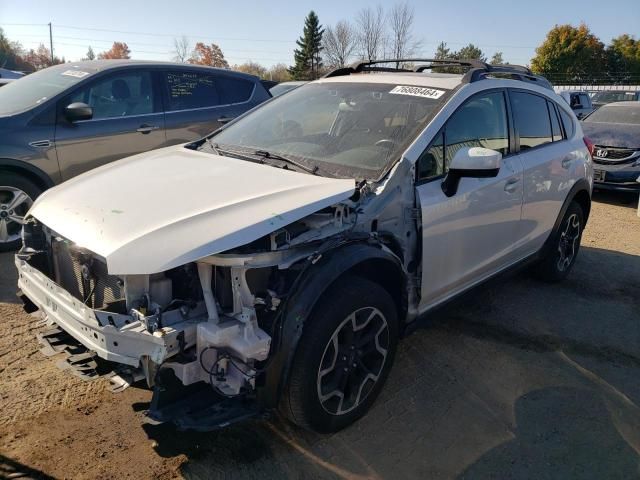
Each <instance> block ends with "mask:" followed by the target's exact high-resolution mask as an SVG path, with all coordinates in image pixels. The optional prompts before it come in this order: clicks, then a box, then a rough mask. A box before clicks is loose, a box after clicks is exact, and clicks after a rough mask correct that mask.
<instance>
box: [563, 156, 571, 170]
mask: <svg viewBox="0 0 640 480" xmlns="http://www.w3.org/2000/svg"><path fill="white" fill-rule="evenodd" d="M571 162H573V159H572V158H563V159H562V168H564V169H565V170H569V167H570V166H571Z"/></svg>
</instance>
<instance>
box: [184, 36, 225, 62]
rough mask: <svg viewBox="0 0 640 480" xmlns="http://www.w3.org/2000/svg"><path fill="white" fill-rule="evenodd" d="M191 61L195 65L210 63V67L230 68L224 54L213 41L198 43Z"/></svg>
mask: <svg viewBox="0 0 640 480" xmlns="http://www.w3.org/2000/svg"><path fill="white" fill-rule="evenodd" d="M189 63H193V64H194V65H208V66H210V67H219V68H229V63H228V62H227V61H226V60H225V58H224V54H223V53H222V50H221V49H220V47H219V46H218V45H216V44H215V43H212V44H211V45H205V44H204V43H202V42H198V43H196V46H195V48H194V49H193V52H192V53H191V58H189Z"/></svg>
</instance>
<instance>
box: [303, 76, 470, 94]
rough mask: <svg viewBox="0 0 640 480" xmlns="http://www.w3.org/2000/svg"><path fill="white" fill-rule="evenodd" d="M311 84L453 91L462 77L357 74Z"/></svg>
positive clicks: (320, 80)
mask: <svg viewBox="0 0 640 480" xmlns="http://www.w3.org/2000/svg"><path fill="white" fill-rule="evenodd" d="M311 83H388V84H393V85H411V86H417V87H434V88H446V89H448V90H451V89H454V88H456V87H457V86H458V85H460V84H461V83H462V75H456V74H451V73H422V72H419V73H418V72H416V73H414V72H401V73H395V72H375V73H355V74H351V75H344V76H338V77H329V78H321V79H319V80H316V81H314V82H311Z"/></svg>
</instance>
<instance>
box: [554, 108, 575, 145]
mask: <svg viewBox="0 0 640 480" xmlns="http://www.w3.org/2000/svg"><path fill="white" fill-rule="evenodd" d="M558 110H560V118H561V119H562V125H564V133H565V135H566V137H567V138H571V137H573V132H574V131H575V127H574V125H573V119H572V118H571V117H572V116H571V115H569V114H568V113H567V112H565V111H564V110H563V109H562V108H559V109H558Z"/></svg>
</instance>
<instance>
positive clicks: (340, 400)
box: [317, 307, 390, 415]
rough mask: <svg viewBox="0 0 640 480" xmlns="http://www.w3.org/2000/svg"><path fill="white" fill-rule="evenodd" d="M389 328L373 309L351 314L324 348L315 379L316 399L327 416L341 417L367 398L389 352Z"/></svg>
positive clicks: (369, 308) (363, 309)
mask: <svg viewBox="0 0 640 480" xmlns="http://www.w3.org/2000/svg"><path fill="white" fill-rule="evenodd" d="M389 338H390V336H389V325H388V323H387V319H386V318H385V317H384V315H383V314H382V312H381V311H380V310H378V309H377V308H373V307H364V308H360V309H358V310H356V311H355V312H353V313H351V314H350V315H349V316H348V317H347V318H345V319H344V320H343V321H342V323H340V325H339V326H338V328H336V330H335V331H334V332H333V335H332V336H331V339H330V340H329V343H328V344H327V346H326V347H325V350H324V353H323V355H322V360H321V361H320V367H319V369H318V375H317V391H318V399H319V400H320V404H321V405H322V408H323V409H324V410H325V411H326V412H327V413H329V414H331V415H344V414H346V413H348V412H350V411H352V410H353V409H354V408H356V407H357V406H358V405H360V404H361V403H362V402H364V400H365V399H366V398H367V396H368V395H369V393H371V391H372V390H373V388H374V386H375V385H376V383H377V382H378V379H379V378H380V375H381V374H382V371H383V368H384V365H385V361H386V359H387V353H388V351H389Z"/></svg>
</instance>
